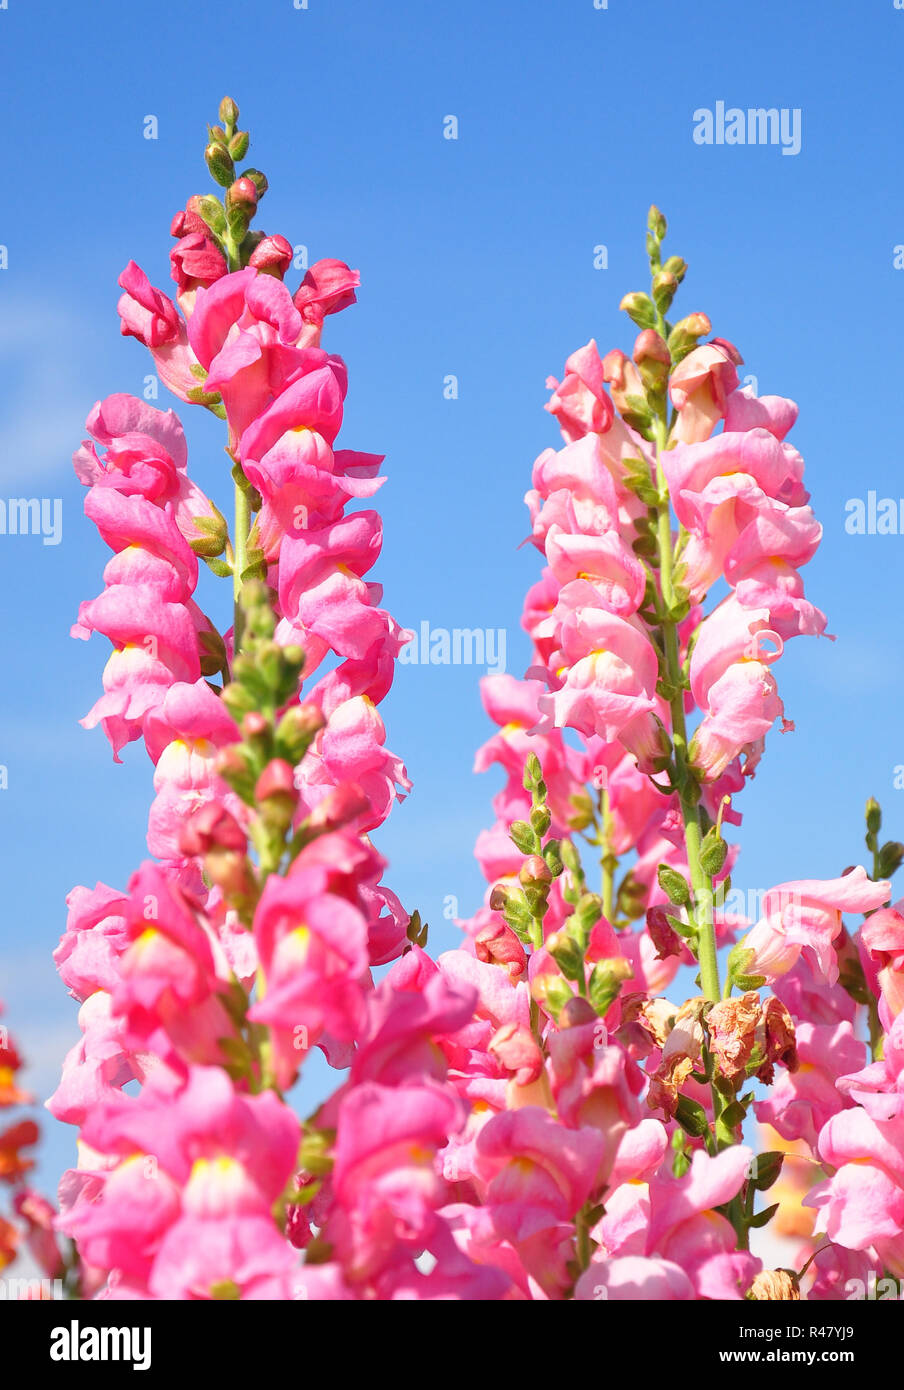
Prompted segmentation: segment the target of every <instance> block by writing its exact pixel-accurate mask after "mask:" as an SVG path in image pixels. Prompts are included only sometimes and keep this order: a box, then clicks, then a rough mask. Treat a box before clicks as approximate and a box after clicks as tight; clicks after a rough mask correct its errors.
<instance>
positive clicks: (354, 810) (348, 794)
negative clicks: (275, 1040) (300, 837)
mask: <svg viewBox="0 0 904 1390" xmlns="http://www.w3.org/2000/svg"><path fill="white" fill-rule="evenodd" d="M369 810H370V801H369V800H368V798H367V796H366V795H365V793H364V790H363V788H362V787H359V786H358V784H357V782H343V783H342V784H341V785H340V786H338V787H334V788H333V790H332V791H330V792H327V794H326V796H325V797H324V798H323V800H322V801H319V802H318V803H317V805H316V806H315V807H314V810H313V811H312V812H311V815H310V817H309V818H308V825H309V826H310V828H311V829H312V830H316V831H319V832H325V831H330V830H339V829H340V827H341V826H343V825H349V824H350V823H351V822H352V821H354V820H357V819H358V817H359V816H363V815H364V814H365V812H367V811H369Z"/></svg>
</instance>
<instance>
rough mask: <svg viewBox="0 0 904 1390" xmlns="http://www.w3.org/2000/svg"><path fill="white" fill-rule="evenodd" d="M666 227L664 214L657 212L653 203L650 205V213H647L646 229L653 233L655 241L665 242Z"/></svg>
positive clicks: (657, 209)
mask: <svg viewBox="0 0 904 1390" xmlns="http://www.w3.org/2000/svg"><path fill="white" fill-rule="evenodd" d="M668 225H669V224H668V223H667V222H666V220H665V214H664V213H662V212H660V211H659V208H658V207H657V206H656V204H655V203H651V204H650V211H649V212H648V213H647V229H648V230H649V231H651V232H652V233H653V235H654V237H655V238H656V240H657V241H665V234H666V232H667V231H668Z"/></svg>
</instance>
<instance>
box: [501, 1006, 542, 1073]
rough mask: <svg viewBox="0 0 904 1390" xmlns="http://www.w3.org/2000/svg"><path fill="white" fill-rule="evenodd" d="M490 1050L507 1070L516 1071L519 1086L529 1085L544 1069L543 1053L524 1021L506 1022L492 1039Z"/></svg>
mask: <svg viewBox="0 0 904 1390" xmlns="http://www.w3.org/2000/svg"><path fill="white" fill-rule="evenodd" d="M488 1051H489V1052H490V1053H491V1054H492V1055H493V1056H494V1057H496V1058H497V1060H498V1061H499V1062H500V1063H501V1064H502V1066H503V1067H505V1069H506V1071H510V1072H514V1074H515V1082H516V1084H517V1085H518V1086H529V1085H530V1083H531V1082H532V1081H536V1079H537V1077H538V1076H539V1075H540V1073H541V1072H542V1070H543V1054H542V1052H541V1051H540V1049H539V1047H538V1046H537V1044H536V1041H535V1040H534V1037H533V1034H532V1033H531V1031H530V1029H529V1028H526V1027H525V1026H524V1024H523V1023H514V1022H512V1023H504V1024H503V1025H502V1027H501V1028H499V1029H497V1031H496V1032H495V1033H494V1034H493V1036H492V1038H491V1039H490V1042H489V1046H488Z"/></svg>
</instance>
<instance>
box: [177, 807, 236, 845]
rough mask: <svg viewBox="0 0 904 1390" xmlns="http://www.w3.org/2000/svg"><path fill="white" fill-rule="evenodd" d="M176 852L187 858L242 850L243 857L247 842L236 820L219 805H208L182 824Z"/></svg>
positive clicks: (200, 808)
mask: <svg viewBox="0 0 904 1390" xmlns="http://www.w3.org/2000/svg"><path fill="white" fill-rule="evenodd" d="M179 848H180V850H181V851H182V853H183V854H184V855H186V857H189V858H191V857H193V856H195V855H198V854H207V852H208V851H209V850H211V849H229V850H241V851H242V853H243V854H244V852H245V849H246V848H247V838H246V836H245V832H244V830H243V829H242V827H241V826H240V825H239V823H238V821H237V820H236V818H235V816H233V815H232V814H231V813H230V812H229V811H227V810H226V808H225V807H224V806H221V805H220V803H219V802H218V801H207V802H205V803H204V804H203V805H202V806H200V807H199V809H198V810H197V811H195V813H194V815H192V816H190V817H189V818H188V820H187V821H186V822H185V823H184V824H183V826H182V828H181V830H180V834H179Z"/></svg>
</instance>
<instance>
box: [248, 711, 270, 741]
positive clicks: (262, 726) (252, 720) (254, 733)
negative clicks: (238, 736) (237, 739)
mask: <svg viewBox="0 0 904 1390" xmlns="http://www.w3.org/2000/svg"><path fill="white" fill-rule="evenodd" d="M269 728H270V725H269V723H268V722H267V720H266V718H265V717H264V715H262V714H261V712H260V711H259V710H249V711H248V713H247V714H246V715H245V716H244V718H243V719H242V724H241V729H242V736H243V737H244V738H247V739H249V740H251V739H257V738H262V737H263V735H264V734H266V733H267V732H268V731H269Z"/></svg>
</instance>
